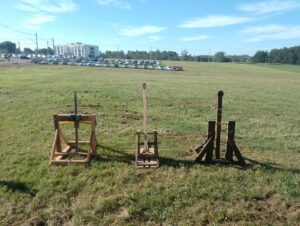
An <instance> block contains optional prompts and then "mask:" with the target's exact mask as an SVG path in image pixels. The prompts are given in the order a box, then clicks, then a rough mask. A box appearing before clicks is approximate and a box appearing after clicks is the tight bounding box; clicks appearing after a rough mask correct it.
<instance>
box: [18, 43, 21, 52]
mask: <svg viewBox="0 0 300 226" xmlns="http://www.w3.org/2000/svg"><path fill="white" fill-rule="evenodd" d="M18 48H19V53H21V48H20V42H18Z"/></svg>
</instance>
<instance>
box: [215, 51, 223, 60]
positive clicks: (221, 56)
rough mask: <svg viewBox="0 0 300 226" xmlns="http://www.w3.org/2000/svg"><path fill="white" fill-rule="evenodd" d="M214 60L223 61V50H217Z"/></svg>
mask: <svg viewBox="0 0 300 226" xmlns="http://www.w3.org/2000/svg"><path fill="white" fill-rule="evenodd" d="M214 60H215V61H217V62H224V61H225V52H223V51H220V52H217V53H216V54H215V55H214Z"/></svg>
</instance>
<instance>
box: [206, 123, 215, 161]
mask: <svg viewBox="0 0 300 226" xmlns="http://www.w3.org/2000/svg"><path fill="white" fill-rule="evenodd" d="M215 128H216V122H215V121H209V122H208V139H210V138H211V142H210V144H209V147H208V151H207V153H206V156H205V161H206V162H211V161H212V158H213V150H214V140H215Z"/></svg>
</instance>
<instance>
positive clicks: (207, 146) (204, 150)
mask: <svg viewBox="0 0 300 226" xmlns="http://www.w3.org/2000/svg"><path fill="white" fill-rule="evenodd" d="M212 142H213V140H212V137H211V138H210V139H209V140H207V142H206V143H205V144H204V146H203V148H202V150H201V151H200V152H199V154H198V156H197V157H196V159H195V162H196V163H200V162H201V161H202V159H203V157H204V155H205V154H207V153H208V152H209V149H210V147H211V143H212Z"/></svg>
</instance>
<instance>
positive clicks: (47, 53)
mask: <svg viewBox="0 0 300 226" xmlns="http://www.w3.org/2000/svg"><path fill="white" fill-rule="evenodd" d="M47 55H49V43H48V40H47Z"/></svg>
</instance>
